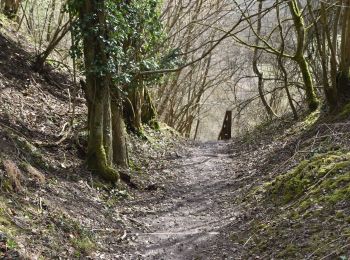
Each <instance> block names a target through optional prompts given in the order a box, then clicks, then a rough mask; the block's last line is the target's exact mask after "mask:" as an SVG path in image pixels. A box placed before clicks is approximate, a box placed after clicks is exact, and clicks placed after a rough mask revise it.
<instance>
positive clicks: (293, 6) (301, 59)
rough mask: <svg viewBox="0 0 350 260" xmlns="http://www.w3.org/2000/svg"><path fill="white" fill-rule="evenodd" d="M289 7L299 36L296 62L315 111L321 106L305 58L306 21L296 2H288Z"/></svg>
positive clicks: (308, 100)
mask: <svg viewBox="0 0 350 260" xmlns="http://www.w3.org/2000/svg"><path fill="white" fill-rule="evenodd" d="M288 6H289V10H290V13H291V15H292V18H293V22H294V27H295V32H296V34H297V50H296V52H295V55H294V60H295V61H296V63H297V64H298V66H299V69H300V72H301V74H302V77H303V81H304V86H305V94H306V102H307V105H308V108H309V110H310V111H315V110H316V109H317V107H318V105H319V101H318V99H317V96H316V92H315V88H314V84H313V82H312V79H311V74H310V70H309V65H308V63H307V61H306V58H305V56H304V51H305V34H306V32H305V25H304V19H303V17H302V12H301V10H300V8H299V6H298V3H297V1H296V0H292V1H290V2H288Z"/></svg>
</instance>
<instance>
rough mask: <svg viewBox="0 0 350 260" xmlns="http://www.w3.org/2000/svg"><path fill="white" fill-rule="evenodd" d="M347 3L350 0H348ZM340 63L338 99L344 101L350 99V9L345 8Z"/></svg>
mask: <svg viewBox="0 0 350 260" xmlns="http://www.w3.org/2000/svg"><path fill="white" fill-rule="evenodd" d="M346 2H347V3H348V2H349V1H346ZM341 37H342V38H341V50H340V51H341V53H340V65H339V70H338V77H337V89H338V99H340V100H341V101H342V102H343V103H344V102H346V101H348V100H349V99H350V48H349V44H350V10H349V8H345V11H344V13H343V17H342V35H341Z"/></svg>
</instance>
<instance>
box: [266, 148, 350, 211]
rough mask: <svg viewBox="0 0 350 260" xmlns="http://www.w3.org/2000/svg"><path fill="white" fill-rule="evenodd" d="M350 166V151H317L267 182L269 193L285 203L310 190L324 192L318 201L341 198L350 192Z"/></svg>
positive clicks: (275, 199)
mask: <svg viewBox="0 0 350 260" xmlns="http://www.w3.org/2000/svg"><path fill="white" fill-rule="evenodd" d="M349 169H350V153H344V152H340V151H332V152H328V153H324V154H319V155H315V156H313V157H312V158H311V159H308V160H304V161H302V162H301V163H300V164H299V165H298V166H297V167H295V168H294V169H293V170H292V171H290V172H288V173H287V174H284V175H282V176H280V177H278V178H276V179H275V181H273V182H272V183H271V184H268V185H267V193H268V197H270V198H272V200H273V201H274V202H275V203H277V204H286V203H289V202H291V201H293V200H295V199H297V198H300V197H301V196H302V195H303V194H305V192H309V193H313V194H318V195H319V196H322V198H320V199H317V200H316V202H317V201H318V200H322V201H326V202H330V203H335V202H338V201H342V200H344V199H347V198H349V196H350V187H349V183H350V173H349V172H348V170H349ZM310 189H311V190H310ZM310 203H311V202H310V201H303V202H302V203H301V205H300V206H301V207H302V208H303V209H307V208H308V207H309V206H310V205H311V204H310ZM314 203H315V202H314Z"/></svg>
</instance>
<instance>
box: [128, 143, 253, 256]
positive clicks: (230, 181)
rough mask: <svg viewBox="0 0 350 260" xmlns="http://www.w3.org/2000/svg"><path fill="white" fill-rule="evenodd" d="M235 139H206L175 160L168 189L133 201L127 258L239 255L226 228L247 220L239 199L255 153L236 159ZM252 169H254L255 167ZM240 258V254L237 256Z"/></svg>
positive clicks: (165, 186) (167, 185) (250, 171)
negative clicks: (134, 225) (133, 227)
mask: <svg viewBox="0 0 350 260" xmlns="http://www.w3.org/2000/svg"><path fill="white" fill-rule="evenodd" d="M230 146H232V143H226V142H206V143H202V144H197V145H195V146H194V147H191V148H190V151H189V155H188V156H186V157H180V158H178V159H176V160H174V162H173V164H172V167H171V168H170V169H166V171H171V174H173V175H175V177H174V178H173V179H172V180H171V181H170V182H169V183H165V184H164V189H163V190H161V191H159V192H155V193H154V194H152V195H151V194H150V196H144V197H143V198H138V199H136V200H135V201H133V202H132V203H131V205H130V207H131V208H130V211H129V213H130V215H131V217H132V218H133V219H135V220H136V221H137V222H138V223H140V224H142V225H143V227H141V228H140V230H135V233H134V234H131V235H132V236H133V239H132V242H131V243H130V247H128V248H127V252H125V253H124V255H123V256H122V258H123V259H234V258H236V257H239V253H238V251H237V249H236V248H235V245H234V244H233V243H232V242H231V241H230V239H229V236H230V234H228V233H227V232H226V226H227V225H229V224H231V223H233V222H235V221H237V220H238V219H239V218H241V213H240V209H239V206H238V205H236V204H235V197H236V196H237V195H238V194H239V192H240V190H241V188H242V187H244V186H246V177H244V174H245V173H252V172H253V171H254V170H253V169H252V168H253V166H252V164H251V163H249V158H250V156H247V157H246V158H245V157H244V156H242V155H241V156H239V157H236V156H235V153H234V152H233V149H230ZM249 168H251V169H249ZM233 256H234V257H233Z"/></svg>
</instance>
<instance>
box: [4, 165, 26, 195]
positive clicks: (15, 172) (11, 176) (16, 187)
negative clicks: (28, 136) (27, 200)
mask: <svg viewBox="0 0 350 260" xmlns="http://www.w3.org/2000/svg"><path fill="white" fill-rule="evenodd" d="M3 165H4V169H5V172H6V175H7V178H8V185H6V186H7V187H6V188H9V189H11V190H13V191H16V192H20V191H22V190H23V187H22V184H21V180H22V179H23V175H22V173H21V170H20V169H19V168H18V167H17V165H16V163H14V162H13V161H11V160H5V161H4V162H3Z"/></svg>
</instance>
